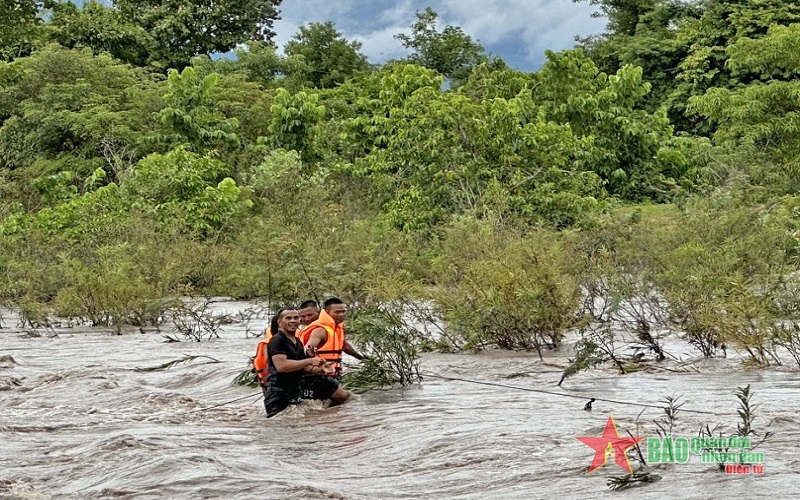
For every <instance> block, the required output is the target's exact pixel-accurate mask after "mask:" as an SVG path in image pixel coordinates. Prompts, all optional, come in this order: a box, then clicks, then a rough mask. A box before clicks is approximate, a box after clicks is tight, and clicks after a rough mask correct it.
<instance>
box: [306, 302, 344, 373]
mask: <svg viewBox="0 0 800 500" xmlns="http://www.w3.org/2000/svg"><path fill="white" fill-rule="evenodd" d="M317 328H324V329H325V331H326V332H327V333H328V340H326V341H325V343H324V344H323V345H321V346H320V347H319V348H318V349H317V355H318V356H319V357H320V358H322V359H324V360H325V361H330V362H331V363H333V366H334V368H335V369H336V374H337V375H338V374H340V373H342V351H343V350H344V325H342V324H338V325H337V324H336V321H334V319H333V318H331V316H330V314H328V312H327V311H325V310H324V309H323V310H322V312H320V314H319V319H317V320H316V321H313V322H312V323H311V324H310V325H308V326H307V327H305V328H303V330H302V331H301V332H300V333H298V334H297V338H299V339H300V341H301V342H302V343H303V345H306V344H308V339H310V338H311V332H313V331H314V330H316V329H317Z"/></svg>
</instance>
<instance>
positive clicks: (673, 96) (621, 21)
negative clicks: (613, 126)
mask: <svg viewBox="0 0 800 500" xmlns="http://www.w3.org/2000/svg"><path fill="white" fill-rule="evenodd" d="M584 1H588V2H589V3H591V4H594V5H598V6H599V7H600V12H599V14H602V15H605V16H607V17H608V19H609V23H608V26H607V31H606V33H604V34H602V35H600V36H597V37H591V38H588V39H585V40H583V45H584V46H585V47H586V48H587V49H588V50H589V52H590V54H591V56H592V58H593V59H594V60H597V61H598V62H599V64H600V67H601V69H602V70H603V71H605V72H606V73H613V72H615V71H616V70H617V69H619V68H621V67H623V66H624V65H626V64H632V65H636V66H641V67H643V68H644V70H645V72H644V75H645V78H646V79H647V80H648V81H649V82H650V83H651V84H652V85H653V93H652V94H651V98H650V99H649V100H648V101H646V105H647V107H648V109H651V110H654V109H655V108H657V107H659V106H661V105H663V104H666V106H667V108H668V111H669V115H670V118H671V119H672V121H673V122H674V123H675V124H676V126H677V127H678V129H679V130H689V131H694V132H701V133H706V134H708V133H712V132H713V130H712V129H709V128H708V127H707V122H706V121H705V120H702V119H700V118H699V117H698V116H697V115H693V114H691V113H689V114H687V113H686V103H687V102H688V100H689V99H690V98H691V97H692V96H697V95H702V94H704V93H705V91H706V90H708V89H709V88H712V87H719V88H734V87H736V86H738V85H740V84H746V83H749V82H750V81H752V80H753V79H754V78H756V77H757V74H755V73H749V74H748V73H747V72H746V71H737V72H736V73H734V72H733V71H732V68H731V67H730V66H729V64H728V56H727V53H726V49H727V48H728V47H730V46H732V45H733V44H735V43H736V41H737V40H738V39H740V38H741V37H751V38H760V37H763V36H764V35H766V33H767V30H768V28H769V27H770V26H773V25H788V24H791V23H794V22H798V21H800V3H798V2H786V1H784V0H759V1H744V0H701V1H698V2H691V1H683V0H584Z"/></svg>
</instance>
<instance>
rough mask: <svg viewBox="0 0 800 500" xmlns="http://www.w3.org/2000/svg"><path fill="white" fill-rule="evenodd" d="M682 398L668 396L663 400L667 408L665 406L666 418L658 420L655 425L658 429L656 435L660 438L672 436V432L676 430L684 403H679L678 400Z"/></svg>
mask: <svg viewBox="0 0 800 500" xmlns="http://www.w3.org/2000/svg"><path fill="white" fill-rule="evenodd" d="M680 398H681V396H666V397H665V398H664V399H662V400H661V402H662V403H664V404H665V405H666V406H664V416H663V417H661V419H660V420H656V421H655V424H656V426H657V427H658V430H657V431H656V433H657V434H658V437H660V438H661V439H664V438H665V437H667V436H668V435H670V434H672V430H673V429H674V428H675V424H676V423H677V421H678V413H679V412H680V409H681V407H682V406H683V405H684V403H680V404H679V403H678V400H679V399H680Z"/></svg>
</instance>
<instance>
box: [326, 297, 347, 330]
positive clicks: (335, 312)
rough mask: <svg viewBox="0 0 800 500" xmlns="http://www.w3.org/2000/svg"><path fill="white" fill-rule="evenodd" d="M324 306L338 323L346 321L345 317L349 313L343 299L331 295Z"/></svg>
mask: <svg viewBox="0 0 800 500" xmlns="http://www.w3.org/2000/svg"><path fill="white" fill-rule="evenodd" d="M323 307H324V308H325V312H327V313H328V314H329V315H330V317H331V318H333V320H334V321H335V322H336V324H337V325H338V324H339V323H344V318H345V316H346V315H347V306H346V305H344V302H342V299H339V298H337V297H331V298H329V299H328V300H326V301H325V303H324V304H323Z"/></svg>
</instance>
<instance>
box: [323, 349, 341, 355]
mask: <svg viewBox="0 0 800 500" xmlns="http://www.w3.org/2000/svg"><path fill="white" fill-rule="evenodd" d="M342 352H343V351H342V350H341V349H333V350H328V351H317V354H341V353H342Z"/></svg>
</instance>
